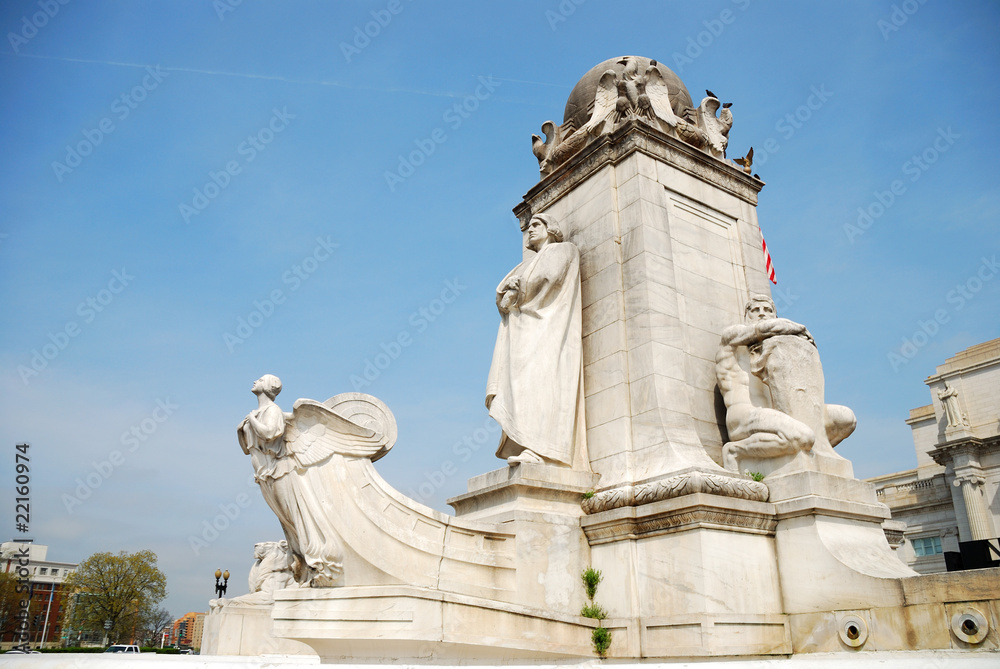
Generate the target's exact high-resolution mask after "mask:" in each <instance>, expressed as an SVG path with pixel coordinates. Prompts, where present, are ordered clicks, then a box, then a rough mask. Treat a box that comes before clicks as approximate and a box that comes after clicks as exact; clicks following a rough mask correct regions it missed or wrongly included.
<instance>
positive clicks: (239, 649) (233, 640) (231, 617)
mask: <svg viewBox="0 0 1000 669" xmlns="http://www.w3.org/2000/svg"><path fill="white" fill-rule="evenodd" d="M271 609H272V607H270V606H260V607H238V606H232V607H226V608H223V609H222V610H221V611H214V612H212V613H211V614H209V615H207V616H205V632H204V636H203V637H202V642H201V654H202V655H312V656H315V655H316V651H314V650H313V649H312V648H310V647H309V646H307V645H306V644H304V643H301V642H298V641H293V640H292V639H283V638H280V637H276V636H275V635H274V634H273V632H272V620H271Z"/></svg>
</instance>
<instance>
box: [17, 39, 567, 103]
mask: <svg viewBox="0 0 1000 669" xmlns="http://www.w3.org/2000/svg"><path fill="white" fill-rule="evenodd" d="M0 53H3V55H5V56H12V57H15V58H37V59H40V60H57V61H62V62H66V63H90V64H94V65H114V66H116V67H132V68H136V69H145V68H147V67H154V68H159V69H161V70H164V71H166V72H189V73H192V74H208V75H212V76H222V77H236V78H240V79H262V80H265V81H280V82H283V83H288V84H306V85H310V86H332V87H335V88H347V89H351V90H362V91H376V92H379V93H411V94H413V95H427V96H431V97H438V98H455V99H464V98H467V97H469V93H468V92H452V91H427V90H421V89H418V88H403V87H399V86H359V85H357V84H345V83H343V82H341V81H333V80H331V79H293V78H291V77H282V76H278V75H270V74H252V73H247V72H226V71H224V70H206V69H201V68H196V67H170V66H166V65H153V64H150V63H125V62H121V61H116V60H92V59H89V58H68V57H65V56H42V55H39V54H28V53H19V54H12V53H5V52H0ZM494 79H495V80H497V81H510V82H515V81H517V80H515V79H500V78H498V77H494ZM519 83H533V84H538V83H539V82H519ZM543 85H551V84H543ZM496 99H497V100H503V101H505V102H514V103H517V104H530V105H536V104H538V103H537V101H534V100H516V99H511V98H501V97H497V98H496Z"/></svg>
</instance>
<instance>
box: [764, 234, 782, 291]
mask: <svg viewBox="0 0 1000 669" xmlns="http://www.w3.org/2000/svg"><path fill="white" fill-rule="evenodd" d="M760 242H761V244H762V245H763V247H764V269H765V270H767V278H768V279H770V280H771V283H773V284H774V285H776V286H777V285H778V282H777V280H776V279H775V278H774V265H772V264H771V254H770V253H768V252H767V240H766V239H764V233H763V231H762V232H761V233H760Z"/></svg>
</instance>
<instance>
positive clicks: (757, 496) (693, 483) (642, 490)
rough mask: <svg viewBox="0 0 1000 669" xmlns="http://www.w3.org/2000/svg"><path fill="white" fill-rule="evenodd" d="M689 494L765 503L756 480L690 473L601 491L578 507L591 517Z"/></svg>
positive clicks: (764, 493)
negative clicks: (594, 514) (705, 494)
mask: <svg viewBox="0 0 1000 669" xmlns="http://www.w3.org/2000/svg"><path fill="white" fill-rule="evenodd" d="M693 493H707V494H710V495H719V496H721V497H733V498H736V499H745V500H749V501H751V502H766V501H767V496H768V490H767V486H766V485H764V484H763V483H761V482H760V481H754V480H752V479H746V478H736V477H733V476H723V475H719V474H708V473H705V472H699V471H693V472H687V473H685V474H681V475H679V476H672V477H670V478H667V479H661V480H659V481H651V482H648V483H639V484H637V485H625V486H620V487H618V488H612V489H610V490H602V491H601V492H599V493H596V494H595V495H593V496H592V497H588V498H585V499H584V500H583V503H582V506H583V511H584V513H587V514H593V513H600V512H601V511H608V510H610V509H618V508H621V507H624V506H642V505H644V504H652V503H653V502H659V501H662V500H665V499H673V498H675V497H681V496H683V495H691V494H693Z"/></svg>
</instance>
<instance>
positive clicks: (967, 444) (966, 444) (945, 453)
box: [927, 437, 1000, 466]
mask: <svg viewBox="0 0 1000 669" xmlns="http://www.w3.org/2000/svg"><path fill="white" fill-rule="evenodd" d="M998 446H1000V439H997V438H992V439H980V438H978V437H965V438H962V439H955V440H953V441H947V442H945V443H943V444H938V445H937V446H936V447H934V449H933V450H931V451H928V453H927V454H928V455H929V456H931V458H933V460H934V462H936V463H937V464H939V465H943V466H948V465H950V464H952V462H953V461H954V458H955V456H956V455H976V454H979V453H982V452H984V451H987V450H991V449H994V448H997V447H998Z"/></svg>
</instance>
